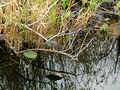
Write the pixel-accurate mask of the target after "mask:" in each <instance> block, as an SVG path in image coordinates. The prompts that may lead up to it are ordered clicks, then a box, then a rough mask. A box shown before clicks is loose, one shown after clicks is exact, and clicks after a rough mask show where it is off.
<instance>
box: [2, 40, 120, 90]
mask: <svg viewBox="0 0 120 90" xmlns="http://www.w3.org/2000/svg"><path fill="white" fill-rule="evenodd" d="M119 49H120V40H119V39H114V38H109V39H104V40H101V39H99V40H98V39H96V40H94V42H93V43H92V44H91V45H90V46H89V47H88V48H86V49H85V50H84V51H83V52H82V53H81V54H80V56H79V61H75V60H72V59H70V58H68V57H66V56H62V55H59V54H55V53H47V52H38V57H37V58H36V60H34V61H33V62H32V63H31V65H30V66H29V67H26V65H27V62H22V61H23V60H24V58H20V57H18V58H16V57H17V56H14V55H11V54H9V53H6V52H3V50H2V49H0V51H1V52H0V89H1V90H104V88H105V90H110V89H109V87H108V86H107V83H108V84H109V83H111V84H112V85H114V84H115V85H117V79H118V78H120V77H119V69H120V62H119V55H120V52H119V51H120V50H119ZM48 75H52V79H53V80H52V79H50V78H51V77H47V76H48ZM56 77H58V78H59V79H58V80H56ZM118 85H119V84H118ZM117 88H119V86H117ZM119 89H120V88H119ZM119 89H116V90H119Z"/></svg>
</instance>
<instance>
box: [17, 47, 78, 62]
mask: <svg viewBox="0 0 120 90" xmlns="http://www.w3.org/2000/svg"><path fill="white" fill-rule="evenodd" d="M26 51H47V52H53V53H58V54H62V55H65V56H68V57H70V58H71V59H73V60H77V58H75V57H74V56H73V55H71V54H67V53H64V52H61V51H57V50H49V49H27V50H23V51H19V54H20V53H23V52H26Z"/></svg>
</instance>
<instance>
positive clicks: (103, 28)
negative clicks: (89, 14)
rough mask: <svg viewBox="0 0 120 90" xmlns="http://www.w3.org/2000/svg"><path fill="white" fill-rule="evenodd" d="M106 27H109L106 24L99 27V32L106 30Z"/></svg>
mask: <svg viewBox="0 0 120 90" xmlns="http://www.w3.org/2000/svg"><path fill="white" fill-rule="evenodd" d="M108 27H109V25H108V24H106V23H104V24H103V25H102V26H101V27H100V30H101V31H102V30H107V29H108Z"/></svg>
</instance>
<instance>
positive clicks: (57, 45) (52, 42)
mask: <svg viewBox="0 0 120 90" xmlns="http://www.w3.org/2000/svg"><path fill="white" fill-rule="evenodd" d="M45 43H46V44H47V45H48V46H52V47H54V48H62V45H60V44H59V43H57V42H56V41H46V42H45Z"/></svg>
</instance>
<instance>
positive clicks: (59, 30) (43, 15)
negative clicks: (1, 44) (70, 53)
mask: <svg viewBox="0 0 120 90" xmlns="http://www.w3.org/2000/svg"><path fill="white" fill-rule="evenodd" d="M56 1H57V0H4V2H3V1H2V2H1V4H0V5H1V8H0V13H1V14H0V33H1V32H3V33H4V34H5V36H6V43H7V44H9V46H10V47H13V48H14V49H15V50H17V51H20V50H22V48H23V46H24V43H27V45H28V47H30V48H46V45H45V39H44V38H42V37H40V36H39V35H37V34H36V33H34V32H32V31H30V30H28V29H27V28H25V27H24V26H23V25H22V24H25V25H27V26H28V27H30V28H31V29H33V30H34V31H36V32H38V33H40V34H41V35H43V36H44V37H45V38H46V39H48V40H49V39H52V40H55V41H57V42H58V43H60V44H62V45H65V48H64V49H69V48H70V47H71V46H70V44H72V43H73V42H74V40H73V39H72V38H74V37H76V35H77V34H76V32H79V31H80V30H81V31H83V32H86V33H87V32H88V30H87V25H88V22H89V19H90V18H91V17H92V16H94V15H95V10H96V8H97V7H98V6H99V5H100V4H99V2H98V1H97V0H90V2H88V3H89V5H88V7H86V8H85V9H81V10H80V11H79V12H78V16H75V15H74V13H73V12H72V11H71V8H73V6H74V5H75V3H74V1H73V0H59V1H58V2H57V3H55V2H56ZM82 1H84V0H82ZM6 3H9V4H7V5H6ZM54 3H55V5H54ZM2 5H3V6H2ZM52 5H53V6H52ZM50 6H52V7H51V8H50ZM84 7H85V6H84V4H83V6H82V8H84ZM34 22H35V23H34ZM73 33H75V34H73ZM53 37H54V38H53ZM71 40H72V41H71ZM66 43H69V44H66ZM24 47H25V46H24Z"/></svg>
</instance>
